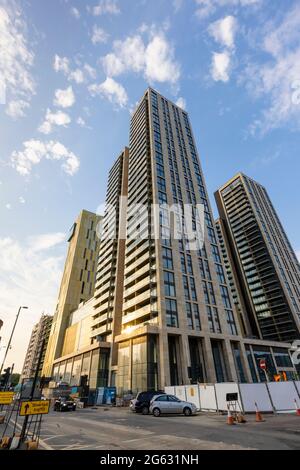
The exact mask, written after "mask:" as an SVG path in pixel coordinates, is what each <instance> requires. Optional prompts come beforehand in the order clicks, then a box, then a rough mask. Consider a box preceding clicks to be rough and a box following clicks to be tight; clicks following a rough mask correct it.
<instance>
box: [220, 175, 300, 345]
mask: <svg viewBox="0 0 300 470" xmlns="http://www.w3.org/2000/svg"><path fill="white" fill-rule="evenodd" d="M215 197H216V202H217V205H218V210H219V214H220V222H219V225H218V227H219V234H220V236H221V237H222V239H223V241H224V248H226V251H227V253H229V257H230V258H231V266H232V269H233V273H232V276H233V282H234V284H235V289H236V293H237V303H238V304H242V305H243V307H244V309H245V310H246V313H247V315H246V316H247V319H248V324H247V325H246V329H247V333H248V334H252V335H254V336H256V337H258V338H262V339H265V340H272V341H286V342H290V341H293V340H295V339H297V338H299V337H300V266H299V262H298V260H297V258H296V255H295V253H294V251H293V249H292V247H291V244H290V242H289V240H288V238H287V236H286V233H285V231H284V228H283V227H282V224H281V222H280V220H279V218H278V215H277V213H276V211H275V209H274V207H273V205H272V202H271V200H270V198H269V196H268V193H267V191H266V189H265V188H264V187H263V186H262V185H260V184H259V183H257V182H256V181H254V180H253V179H251V178H249V177H248V176H246V175H244V174H241V173H240V174H238V175H236V176H235V177H234V178H232V179H231V180H230V181H228V182H227V183H226V184H225V185H224V186H222V187H221V188H220V189H219V190H218V191H217V192H216V194H215Z"/></svg>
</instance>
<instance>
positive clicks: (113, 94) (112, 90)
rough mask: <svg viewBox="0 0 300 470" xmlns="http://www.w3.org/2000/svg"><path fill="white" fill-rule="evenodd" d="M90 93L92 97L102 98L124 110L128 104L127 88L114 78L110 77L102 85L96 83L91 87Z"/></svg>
mask: <svg viewBox="0 0 300 470" xmlns="http://www.w3.org/2000/svg"><path fill="white" fill-rule="evenodd" d="M89 92H90V94H91V95H92V96H97V95H99V96H102V97H104V98H106V99H108V100H109V101H110V102H111V103H113V104H116V105H117V106H118V107H120V108H124V107H125V106H126V104H127V102H128V96H127V93H126V90H125V88H124V87H123V86H122V85H121V84H120V83H118V82H116V81H115V80H114V79H113V78H110V77H108V78H107V79H106V80H105V81H104V82H102V83H100V84H96V83H94V84H93V85H90V86H89Z"/></svg>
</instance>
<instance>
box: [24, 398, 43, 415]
mask: <svg viewBox="0 0 300 470" xmlns="http://www.w3.org/2000/svg"><path fill="white" fill-rule="evenodd" d="M49 408H50V400H39V401H23V402H22V403H21V408H20V416H30V415H47V414H48V413H49Z"/></svg>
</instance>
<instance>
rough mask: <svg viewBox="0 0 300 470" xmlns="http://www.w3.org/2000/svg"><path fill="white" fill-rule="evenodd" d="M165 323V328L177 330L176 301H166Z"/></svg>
mask: <svg viewBox="0 0 300 470" xmlns="http://www.w3.org/2000/svg"><path fill="white" fill-rule="evenodd" d="M166 323H167V326H170V327H173V328H178V313H177V302H176V300H173V299H166Z"/></svg>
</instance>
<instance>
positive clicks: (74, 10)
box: [70, 7, 80, 20]
mask: <svg viewBox="0 0 300 470" xmlns="http://www.w3.org/2000/svg"><path fill="white" fill-rule="evenodd" d="M70 11H71V15H72V16H74V18H76V20H79V18H80V11H79V10H78V8H76V7H72V8H71V10H70Z"/></svg>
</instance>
